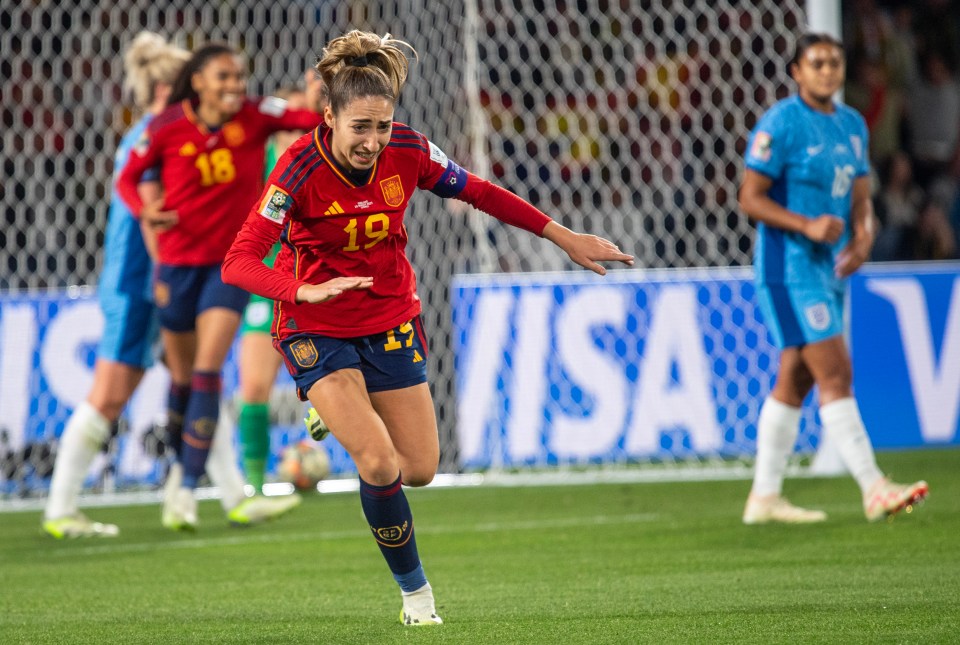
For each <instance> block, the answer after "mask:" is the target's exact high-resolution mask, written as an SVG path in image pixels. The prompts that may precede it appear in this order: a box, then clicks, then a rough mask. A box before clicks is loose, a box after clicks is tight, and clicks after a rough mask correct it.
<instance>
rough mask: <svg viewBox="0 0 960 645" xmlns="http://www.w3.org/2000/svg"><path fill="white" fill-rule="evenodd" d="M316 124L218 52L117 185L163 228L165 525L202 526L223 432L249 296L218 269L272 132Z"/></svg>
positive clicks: (239, 505)
mask: <svg viewBox="0 0 960 645" xmlns="http://www.w3.org/2000/svg"><path fill="white" fill-rule="evenodd" d="M319 121H320V114H319V113H317V112H314V111H310V110H291V109H288V107H287V104H286V101H283V100H281V99H277V98H260V97H247V95H246V71H245V65H244V64H243V61H242V60H241V58H240V56H239V55H238V54H237V52H236V51H235V50H233V48H231V47H230V46H229V45H225V44H221V43H209V44H206V45H204V46H203V47H200V48H199V49H197V50H196V52H194V54H193V56H192V57H191V58H190V60H189V61H187V63H186V64H185V65H184V67H183V69H182V70H181V72H180V75H179V76H178V77H177V79H176V81H175V82H174V85H173V91H172V94H171V97H170V100H169V103H168V107H167V109H166V110H165V111H164V112H162V113H161V114H159V115H158V116H157V117H156V118H155V119H154V120H153V121H152V122H151V123H150V126H149V128H148V129H147V131H146V133H145V135H144V137H143V138H142V139H141V140H140V141H139V142H138V143H137V144H136V145H135V146H134V149H133V151H132V153H131V155H130V161H129V163H128V164H127V166H126V168H125V169H124V171H123V173H121V175H120V177H119V180H118V182H117V190H118V192H119V193H120V194H121V196H122V197H123V199H124V201H126V202H127V204H128V205H129V207H130V209H131V211H132V212H133V213H134V215H136V216H137V217H139V218H141V219H142V220H143V221H145V222H148V223H150V224H152V225H153V226H155V227H157V228H158V229H160V230H162V233H160V236H159V240H158V255H159V266H158V267H157V273H156V279H155V283H154V296H155V300H156V304H157V310H158V317H159V321H160V327H161V337H162V340H163V348H164V355H165V359H166V363H167V367H168V368H169V370H170V380H171V386H170V393H169V397H168V426H169V428H170V439H171V441H172V445H173V447H174V450H175V452H176V454H177V463H176V464H175V465H174V466H172V467H171V471H170V475H169V476H168V478H167V483H166V485H165V492H164V508H163V514H162V521H163V524H164V526H166V527H167V528H170V529H174V530H183V529H194V528H196V526H197V523H198V518H197V503H196V499H195V498H194V493H193V491H194V489H195V487H196V486H197V483H198V480H199V479H200V477H201V476H202V475H203V473H204V471H205V468H206V462H207V457H208V455H209V454H210V448H211V445H212V444H213V439H214V434H215V430H216V428H217V422H218V417H219V408H220V386H221V382H220V372H221V369H222V367H223V363H224V361H225V360H226V356H227V353H228V352H229V349H230V346H231V344H232V343H233V338H234V336H235V335H236V332H237V328H238V327H239V325H240V316H241V313H242V312H243V309H244V307H245V306H246V304H247V300H248V298H249V294H248V293H247V292H246V291H244V290H242V289H239V288H238V287H235V286H233V285H229V284H225V283H224V282H223V281H222V278H221V273H220V264H221V263H222V262H223V258H224V255H225V254H226V252H227V249H228V248H229V246H230V243H231V241H232V240H233V238H234V236H235V235H236V233H237V231H238V230H239V229H240V226H241V225H242V224H243V220H244V217H245V213H246V210H247V209H248V208H249V205H250V204H251V203H253V202H254V201H255V200H256V198H257V194H258V193H259V192H260V189H261V187H262V186H263V183H262V182H263V171H264V144H265V143H266V141H267V139H268V137H269V136H270V135H271V134H272V133H274V132H277V131H281V130H291V129H305V130H306V129H310V128H313V127H315V126H316V125H317V123H318V122H319ZM157 167H158V168H160V183H161V185H162V186H163V190H164V197H163V199H162V200H158V201H154V202H151V203H146V204H145V203H143V202H142V201H141V200H140V198H139V197H138V195H137V191H136V186H137V182H138V180H139V179H140V177H141V175H142V174H143V173H144V172H146V170H147V169H149V168H157ZM241 490H242V487H241ZM298 502H299V497H297V496H290V497H289V498H287V499H278V498H264V497H262V496H255V497H253V498H249V499H237V500H236V505H235V507H234V508H233V509H232V510H230V511H229V513H228V517H229V519H230V521H231V522H234V523H238V524H249V523H251V522H254V521H258V520H259V519H262V518H264V517H265V516H274V515H276V514H280V513H282V512H285V511H286V510H289V509H290V508H292V507H293V506H295V505H296V504H297V503H298Z"/></svg>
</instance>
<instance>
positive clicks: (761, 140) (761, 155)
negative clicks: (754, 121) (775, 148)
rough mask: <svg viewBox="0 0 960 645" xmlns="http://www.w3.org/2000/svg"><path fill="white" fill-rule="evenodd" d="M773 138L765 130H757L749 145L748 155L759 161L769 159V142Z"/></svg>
mask: <svg viewBox="0 0 960 645" xmlns="http://www.w3.org/2000/svg"><path fill="white" fill-rule="evenodd" d="M772 142H773V138H772V137H771V136H770V135H769V134H767V133H766V132H758V133H757V135H756V136H755V137H754V138H753V145H752V146H750V156H751V157H753V158H755V159H759V160H760V161H770V144H771V143H772Z"/></svg>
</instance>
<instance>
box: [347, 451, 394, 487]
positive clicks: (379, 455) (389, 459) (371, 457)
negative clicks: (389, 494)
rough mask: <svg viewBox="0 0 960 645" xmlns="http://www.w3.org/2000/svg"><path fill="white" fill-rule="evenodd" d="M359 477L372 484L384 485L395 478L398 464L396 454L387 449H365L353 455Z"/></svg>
mask: <svg viewBox="0 0 960 645" xmlns="http://www.w3.org/2000/svg"><path fill="white" fill-rule="evenodd" d="M353 461H354V463H355V464H356V465H357V470H358V471H359V472H360V477H361V478H362V479H363V481H365V482H367V483H369V484H373V485H374V486H386V485H387V484H390V483H392V482H393V481H395V480H396V478H397V473H398V472H399V471H400V464H399V462H398V461H397V458H396V455H394V454H393V453H390V452H387V451H375V450H366V451H364V452H363V453H361V454H356V455H353Z"/></svg>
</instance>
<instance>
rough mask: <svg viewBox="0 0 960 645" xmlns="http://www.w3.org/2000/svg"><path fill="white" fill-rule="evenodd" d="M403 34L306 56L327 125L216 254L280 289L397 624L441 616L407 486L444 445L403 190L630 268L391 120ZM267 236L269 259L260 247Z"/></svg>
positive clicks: (283, 328)
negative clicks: (352, 483)
mask: <svg viewBox="0 0 960 645" xmlns="http://www.w3.org/2000/svg"><path fill="white" fill-rule="evenodd" d="M402 47H406V48H409V47H410V46H409V45H408V44H407V43H405V42H403V41H399V40H394V39H391V38H390V37H389V35H388V36H384V37H383V38H381V37H380V36H377V35H376V34H371V33H366V32H360V31H352V32H350V33H348V34H346V35H345V36H341V37H339V38H336V39H334V40H332V41H331V42H330V43H329V44H328V45H327V47H326V48H325V49H324V52H323V57H322V59H321V60H320V61H319V62H318V63H317V70H318V71H319V72H320V74H321V76H322V77H323V81H324V84H325V85H326V87H327V90H328V97H327V98H328V103H327V106H326V107H325V108H324V120H325V122H326V125H321V126H320V127H318V128H316V129H315V130H314V131H313V132H311V133H309V134H307V135H304V136H303V137H302V138H300V139H299V140H298V141H297V142H296V143H295V144H293V145H292V146H291V147H290V148H289V149H288V150H287V152H286V153H284V155H283V157H281V159H280V160H279V162H278V163H277V166H276V168H275V169H274V171H273V173H271V175H270V177H269V179H268V185H267V188H266V190H265V191H264V193H263V195H262V197H261V198H260V200H258V201H257V202H256V203H255V205H254V208H253V210H252V211H251V212H250V214H249V216H248V217H247V221H246V223H244V225H243V228H242V229H241V231H240V234H239V235H238V236H237V239H236V240H235V241H234V243H233V246H232V247H231V249H230V251H229V252H228V253H227V257H226V259H225V261H224V263H223V277H224V280H225V281H226V282H228V283H230V284H235V285H237V286H239V287H243V288H244V289H248V290H250V291H251V292H253V293H257V294H260V295H262V296H264V297H267V298H271V299H273V300H275V301H277V303H276V305H275V320H274V326H273V335H274V338H275V344H276V346H277V348H278V349H279V350H280V351H281V352H282V353H283V355H284V359H285V362H286V365H287V368H288V369H289V370H290V373H291V374H292V375H293V377H294V380H295V382H296V384H297V388H298V392H299V394H300V396H301V398H303V399H305V400H306V399H309V401H310V402H311V404H312V405H313V406H314V408H316V410H317V412H319V414H320V417H321V418H322V419H323V420H324V421H325V422H326V425H327V426H328V427H329V429H330V431H331V432H332V433H333V435H334V436H335V437H336V438H337V440H338V441H339V442H340V443H341V444H342V445H343V447H344V448H345V449H346V450H347V452H348V453H349V454H350V456H351V457H352V458H353V461H354V463H355V464H356V466H357V471H358V472H359V475H360V501H361V505H362V507H363V512H364V515H365V517H366V518H367V521H368V523H369V525H370V528H371V531H372V532H373V537H374V539H375V540H376V541H377V543H378V544H379V545H380V550H381V552H382V554H383V556H384V558H385V559H386V561H387V564H388V566H389V567H390V570H391V572H392V573H393V576H394V578H395V579H396V581H397V583H398V584H399V585H400V588H401V593H402V598H403V610H402V612H401V621H402V622H403V623H404V624H406V625H430V624H440V623H442V622H443V621H442V620H441V619H440V617H439V616H437V613H436V608H435V604H434V598H433V591H432V589H431V587H430V585H429V583H428V582H427V579H426V576H425V574H424V571H423V567H422V565H421V563H420V557H419V554H418V552H417V546H416V539H415V537H414V530H413V529H414V525H413V515H412V514H411V512H410V506H409V504H408V503H407V500H406V497H405V495H404V492H403V488H402V484H406V485H408V486H424V485H426V484H428V483H430V481H431V480H432V479H433V477H434V475H435V474H436V470H437V465H438V463H439V456H440V446H439V440H438V437H437V422H436V417H435V413H434V407H433V400H432V398H431V395H430V389H429V387H428V385H427V383H426V380H427V376H426V368H425V360H424V359H425V358H426V354H427V341H426V338H425V336H424V332H423V327H422V325H421V322H420V316H419V314H420V311H421V308H420V300H419V298H418V297H417V293H416V284H415V279H414V273H413V269H412V267H411V266H410V263H409V261H408V260H407V257H406V254H405V252H404V251H405V247H406V242H407V231H406V229H405V228H404V225H403V216H404V212H405V211H406V208H407V202H408V201H409V199H410V197H411V196H412V194H413V192H414V191H415V190H417V189H418V188H419V189H424V190H429V191H431V192H433V193H435V194H437V195H439V196H441V197H457V198H458V199H461V200H463V201H466V202H468V203H470V204H472V205H474V206H476V207H477V208H479V209H481V210H483V211H485V212H487V213H490V214H491V215H493V216H494V217H496V218H498V219H500V220H502V221H504V222H506V223H508V224H512V225H514V226H518V227H520V228H523V229H525V230H528V231H530V232H531V233H534V234H536V235H540V236H542V237H545V238H547V239H548V240H550V241H552V242H554V243H555V244H557V245H558V246H559V247H560V248H562V249H563V250H564V251H566V252H567V254H568V255H569V256H570V257H571V259H573V261H575V262H576V263H577V264H580V265H581V266H584V267H586V268H588V269H591V270H593V271H595V272H597V273H599V274H601V275H603V274H604V273H605V272H606V271H605V269H604V268H603V267H602V266H601V265H600V264H598V262H599V261H619V262H624V263H625V264H628V265H631V264H633V257H632V256H630V255H627V254H626V253H622V252H621V251H620V250H619V249H618V248H617V247H616V246H615V245H614V244H612V243H611V242H609V241H607V240H605V239H603V238H599V237H596V236H593V235H582V234H578V233H575V232H573V231H571V230H569V229H567V228H564V227H563V226H561V225H559V224H557V223H556V222H554V221H552V220H551V219H550V218H549V217H547V216H546V215H545V214H543V213H541V212H540V211H539V210H537V209H536V208H534V207H533V206H531V205H530V204H528V203H527V202H525V201H524V200H522V199H520V198H519V197H517V196H516V195H514V194H513V193H511V192H509V191H507V190H504V189H503V188H500V187H498V186H495V185H494V184H491V183H489V182H487V181H484V180H482V179H480V178H479V177H477V176H475V175H473V174H471V173H469V172H467V171H466V170H464V169H463V168H461V167H460V166H458V165H457V164H456V163H454V162H453V161H452V160H450V159H448V158H447V156H446V155H445V154H444V153H443V152H442V151H441V150H440V149H439V148H438V147H437V146H435V145H434V144H432V143H431V142H430V141H428V140H427V138H426V137H424V136H423V135H422V134H420V133H419V132H416V131H415V130H413V129H412V128H410V127H409V126H407V125H404V124H402V123H394V122H393V113H394V106H395V103H396V100H397V97H398V96H399V93H400V89H401V87H402V86H403V83H404V81H405V80H406V77H407V67H408V61H407V58H406V56H405V55H404V52H403V49H401V48H402ZM410 49H411V51H412V48H410ZM415 54H416V52H414V55H415ZM278 237H279V238H280V240H281V243H282V248H281V250H280V253H279V255H278V257H277V260H276V264H275V265H274V269H273V270H271V269H270V268H268V267H266V266H265V265H264V264H263V262H262V261H261V260H262V258H263V257H264V255H266V253H267V251H268V250H269V249H270V246H271V245H272V244H273V243H274V241H276V240H277V238H278Z"/></svg>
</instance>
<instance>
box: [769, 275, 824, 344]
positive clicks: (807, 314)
mask: <svg viewBox="0 0 960 645" xmlns="http://www.w3.org/2000/svg"><path fill="white" fill-rule="evenodd" d="M757 300H758V301H759V303H760V311H761V312H762V313H763V322H764V324H766V326H767V329H769V330H770V335H771V336H773V342H774V344H776V346H777V347H779V348H780V349H783V348H785V347H802V346H803V345H808V344H810V343H816V342H819V341H821V340H826V339H828V338H833V337H834V336H839V335H840V334H842V333H843V291H842V290H841V291H831V290H827V289H822V288H818V287H797V286H787V285H783V284H758V285H757Z"/></svg>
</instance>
